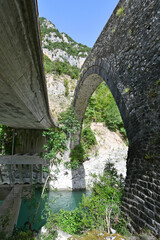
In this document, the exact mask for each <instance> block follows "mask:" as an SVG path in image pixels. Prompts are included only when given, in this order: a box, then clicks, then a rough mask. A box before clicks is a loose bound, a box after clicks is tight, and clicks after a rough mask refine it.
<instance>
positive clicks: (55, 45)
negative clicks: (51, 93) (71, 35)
mask: <svg viewBox="0 0 160 240" xmlns="http://www.w3.org/2000/svg"><path fill="white" fill-rule="evenodd" d="M46 42H47V44H46V45H45V46H44V47H45V48H47V49H48V50H50V51H52V50H54V49H61V50H63V51H65V52H67V53H68V54H69V55H72V56H78V57H86V56H87V53H89V52H90V48H89V47H87V46H85V45H82V44H78V45H77V44H76V43H75V42H73V43H66V42H63V41H62V42H51V41H50V40H48V39H46Z"/></svg>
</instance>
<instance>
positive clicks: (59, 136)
mask: <svg viewBox="0 0 160 240" xmlns="http://www.w3.org/2000/svg"><path fill="white" fill-rule="evenodd" d="M58 123H59V126H58V127H55V128H54V129H52V128H51V129H49V130H48V131H45V132H44V133H43V135H44V136H46V137H47V138H48V141H47V145H45V146H44V148H45V150H46V154H45V157H46V159H48V160H50V161H52V163H53V164H55V165H56V164H57V163H59V162H60V161H61V159H60V158H59V157H58V156H62V154H63V152H64V150H66V149H67V145H66V144H67V139H68V136H70V135H72V134H75V133H76V132H77V131H78V130H79V129H80V124H79V122H78V121H77V120H76V118H75V116H74V111H73V109H72V108H69V109H67V111H65V112H63V113H62V114H61V116H60V118H59V122H58Z"/></svg>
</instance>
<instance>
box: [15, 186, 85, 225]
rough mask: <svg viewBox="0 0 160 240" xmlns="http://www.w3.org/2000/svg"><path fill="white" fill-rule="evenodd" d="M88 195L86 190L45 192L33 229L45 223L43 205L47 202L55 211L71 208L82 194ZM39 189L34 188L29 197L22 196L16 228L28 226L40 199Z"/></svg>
mask: <svg viewBox="0 0 160 240" xmlns="http://www.w3.org/2000/svg"><path fill="white" fill-rule="evenodd" d="M83 194H87V195H89V192H88V191H85V190H81V191H52V192H49V193H47V196H46V198H44V199H42V201H41V205H40V209H39V211H38V214H37V217H36V219H35V224H34V225H33V229H36V230H39V229H40V228H41V227H42V226H43V225H44V224H45V223H46V218H45V210H44V209H45V205H46V203H49V206H50V209H51V210H52V211H53V212H54V213H56V212H58V211H59V210H60V209H65V210H69V211H71V210H73V209H75V208H76V207H77V206H78V203H79V202H80V201H81V199H82V195H83ZM40 195H41V190H40V189H36V190H35V192H34V195H32V197H31V198H24V199H22V202H21V208H20V212H19V217H18V221H17V228H23V227H24V226H25V228H27V229H28V228H29V224H28V223H29V222H31V221H32V219H33V216H34V213H35V211H36V209H37V206H38V202H39V199H40ZM46 199H47V200H46Z"/></svg>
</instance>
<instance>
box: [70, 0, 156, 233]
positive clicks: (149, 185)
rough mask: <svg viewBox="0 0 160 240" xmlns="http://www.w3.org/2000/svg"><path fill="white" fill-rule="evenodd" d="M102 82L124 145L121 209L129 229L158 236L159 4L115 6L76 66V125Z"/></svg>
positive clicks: (144, 0) (127, 1) (124, 0)
mask: <svg viewBox="0 0 160 240" xmlns="http://www.w3.org/2000/svg"><path fill="white" fill-rule="evenodd" d="M102 81H105V82H106V83H107V85H108V87H109V88H110V90H111V92H112V94H113V96H114V99H115V101H116V103H117V106H118V108H119V111H120V114H121V116H122V119H123V122H124V126H125V129H126V132H127V136H128V140H129V151H128V159H127V178H126V186H125V193H124V198H123V210H124V212H125V213H126V214H127V215H129V217H130V219H131V222H130V226H131V229H132V230H136V231H140V230H141V229H144V228H149V229H151V230H152V231H153V232H154V233H155V234H157V235H160V2H159V1H156V0H120V1H119V3H118V5H117V7H116V9H115V10H114V12H113V14H112V16H111V17H110V19H109V21H108V22H107V24H106V26H105V27H104V29H103V31H102V33H101V34H100V36H99V38H98V39H97V41H96V43H95V45H94V47H93V48H92V50H91V53H90V55H89V56H88V58H87V60H86V61H85V63H84V65H83V67H82V71H81V77H80V80H79V82H78V85H77V87H76V91H75V98H74V108H75V114H76V117H77V118H78V120H79V121H80V122H83V117H84V114H85V110H86V107H87V105H88V101H89V99H90V97H91V95H92V93H93V92H94V91H95V89H96V88H97V86H98V85H99V84H100V83H101V82H102ZM79 138H80V135H79Z"/></svg>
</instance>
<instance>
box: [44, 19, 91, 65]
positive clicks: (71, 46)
mask: <svg viewBox="0 0 160 240" xmlns="http://www.w3.org/2000/svg"><path fill="white" fill-rule="evenodd" d="M40 28H41V38H42V48H43V52H44V54H45V55H47V56H48V57H49V58H50V60H52V61H56V60H58V61H61V62H64V61H67V62H69V64H70V65H71V66H77V67H78V68H81V66H82V64H83V63H84V60H85V59H86V57H87V55H88V53H89V52H90V48H89V47H87V46H86V45H83V44H81V43H77V42H75V41H74V40H73V39H72V38H71V37H69V36H68V35H67V34H66V33H60V32H59V31H58V29H57V28H56V27H55V25H54V24H53V23H52V22H50V21H49V20H47V19H45V18H40Z"/></svg>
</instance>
